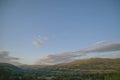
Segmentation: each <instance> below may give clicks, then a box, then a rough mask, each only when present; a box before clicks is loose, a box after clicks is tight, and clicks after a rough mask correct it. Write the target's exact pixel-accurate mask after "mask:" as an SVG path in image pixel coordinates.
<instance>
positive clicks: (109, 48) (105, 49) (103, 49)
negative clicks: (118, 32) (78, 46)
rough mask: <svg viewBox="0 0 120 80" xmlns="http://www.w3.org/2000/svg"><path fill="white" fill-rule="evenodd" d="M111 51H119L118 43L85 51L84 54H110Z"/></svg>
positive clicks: (119, 44)
mask: <svg viewBox="0 0 120 80" xmlns="http://www.w3.org/2000/svg"><path fill="white" fill-rule="evenodd" d="M111 51H120V43H112V44H107V45H104V46H100V47H98V48H94V49H91V50H86V51H85V53H90V52H92V53H93V52H111Z"/></svg>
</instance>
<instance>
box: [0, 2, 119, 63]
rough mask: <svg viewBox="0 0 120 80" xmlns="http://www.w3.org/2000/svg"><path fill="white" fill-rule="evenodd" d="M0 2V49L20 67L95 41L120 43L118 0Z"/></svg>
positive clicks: (80, 47)
mask: <svg viewBox="0 0 120 80" xmlns="http://www.w3.org/2000/svg"><path fill="white" fill-rule="evenodd" d="M1 2H2V5H1V11H2V14H0V16H1V22H2V24H1V27H0V29H1V30H0V31H1V34H2V35H0V36H1V41H0V45H1V46H0V48H1V50H6V51H9V52H10V56H14V57H18V58H20V62H22V63H28V64H32V63H33V62H34V61H35V60H36V59H39V58H40V57H42V56H44V55H47V54H56V53H60V52H65V51H73V50H79V49H82V48H84V47H86V46H89V45H91V44H93V43H95V42H97V41H102V40H107V41H110V42H118V41H120V35H119V34H120V31H119V30H120V5H119V4H120V1H119V0H6V1H5V0H2V1H1ZM33 43H35V44H33ZM36 44H38V46H36ZM95 55H97V53H96V54H95Z"/></svg>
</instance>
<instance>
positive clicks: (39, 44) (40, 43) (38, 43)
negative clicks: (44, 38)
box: [33, 40, 42, 47]
mask: <svg viewBox="0 0 120 80" xmlns="http://www.w3.org/2000/svg"><path fill="white" fill-rule="evenodd" d="M33 45H34V46H36V47H40V46H41V45H42V42H40V41H38V40H37V41H33Z"/></svg>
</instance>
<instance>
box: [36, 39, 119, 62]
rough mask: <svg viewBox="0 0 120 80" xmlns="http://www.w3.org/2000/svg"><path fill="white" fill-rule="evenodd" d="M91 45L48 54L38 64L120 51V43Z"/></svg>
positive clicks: (101, 42)
mask: <svg viewBox="0 0 120 80" xmlns="http://www.w3.org/2000/svg"><path fill="white" fill-rule="evenodd" d="M106 42H107V41H100V42H95V43H94V44H96V45H100V44H104V43H106ZM91 47H92V45H91ZM91 47H89V48H88V47H87V48H84V49H81V50H77V51H70V52H64V53H58V54H54V55H47V56H44V57H42V58H40V59H39V60H37V62H36V64H58V63H63V62H70V61H73V60H75V59H76V58H80V57H82V56H85V55H86V54H89V53H102V52H114V51H120V43H111V44H104V45H102V46H99V47H94V48H91ZM119 57H120V56H119Z"/></svg>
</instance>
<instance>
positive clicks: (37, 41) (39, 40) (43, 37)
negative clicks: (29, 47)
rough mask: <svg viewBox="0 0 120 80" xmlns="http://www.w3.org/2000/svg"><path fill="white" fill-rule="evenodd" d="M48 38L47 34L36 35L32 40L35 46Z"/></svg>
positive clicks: (38, 45)
mask: <svg viewBox="0 0 120 80" xmlns="http://www.w3.org/2000/svg"><path fill="white" fill-rule="evenodd" d="M47 40H48V37H47V36H40V35H38V36H37V39H36V40H34V41H33V42H32V44H33V45H34V46H35V47H40V46H41V45H42V44H43V43H44V42H45V41H47Z"/></svg>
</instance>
